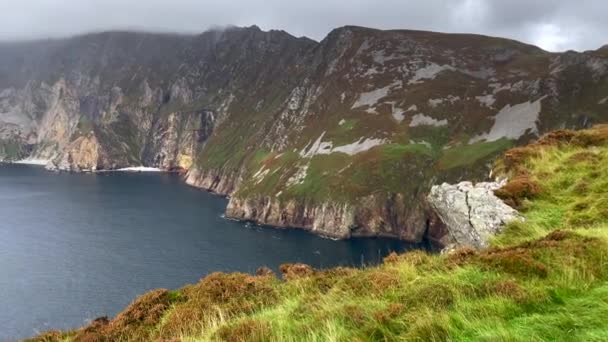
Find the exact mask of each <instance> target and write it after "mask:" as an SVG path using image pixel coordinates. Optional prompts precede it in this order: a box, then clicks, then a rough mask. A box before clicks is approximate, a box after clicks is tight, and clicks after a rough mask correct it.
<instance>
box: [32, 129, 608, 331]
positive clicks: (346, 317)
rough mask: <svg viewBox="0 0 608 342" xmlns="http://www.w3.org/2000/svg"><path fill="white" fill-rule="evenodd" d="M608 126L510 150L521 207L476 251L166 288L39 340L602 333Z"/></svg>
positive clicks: (500, 168)
mask: <svg viewBox="0 0 608 342" xmlns="http://www.w3.org/2000/svg"><path fill="white" fill-rule="evenodd" d="M605 165H608V127H597V128H595V129H592V130H587V131H580V132H570V131H560V132H555V133H552V134H550V135H548V136H546V137H545V138H543V139H541V140H540V141H539V142H538V143H536V144H534V145H531V146H528V147H524V148H517V149H513V150H510V151H509V152H507V153H506V154H505V156H504V157H503V158H502V159H501V160H500V161H499V162H498V163H497V167H496V169H497V172H500V173H502V174H504V175H507V176H508V177H509V179H510V182H509V184H507V186H505V188H503V189H501V190H499V192H498V195H499V196H501V197H502V198H504V199H505V200H506V201H508V202H509V203H511V204H512V205H514V206H517V207H519V208H520V210H521V212H522V214H523V215H524V216H525V218H526V222H524V223H514V224H511V225H510V226H508V227H507V228H506V229H505V231H504V232H503V233H502V234H501V235H500V236H498V237H497V238H496V239H495V241H493V247H491V248H490V249H488V250H485V251H481V252H476V251H473V250H470V249H461V250H458V251H456V252H454V253H452V254H450V255H429V254H426V253H424V252H420V251H418V252H411V253H407V254H403V255H390V256H389V257H387V258H386V259H385V263H384V264H383V265H381V266H378V267H370V268H366V269H350V268H335V269H330V270H325V271H315V270H312V269H310V268H309V267H307V266H305V265H284V266H282V267H281V271H282V273H283V276H282V279H279V278H277V277H276V276H275V275H273V274H272V272H270V271H269V270H266V269H260V270H259V272H258V275H256V276H252V275H247V274H239V273H233V274H223V273H215V274H211V275H209V276H207V277H205V278H203V279H202V280H201V281H200V282H199V283H198V284H195V285H189V286H186V287H184V288H182V289H180V290H177V291H167V290H156V291H153V292H150V293H148V294H146V295H144V296H142V297H140V298H139V299H137V300H136V301H135V302H134V303H132V304H131V305H130V306H129V307H128V308H127V309H126V310H125V311H123V312H122V313H120V314H119V315H118V316H117V317H116V318H115V319H113V320H107V319H105V318H100V319H97V320H95V321H94V322H92V323H91V324H90V325H89V326H87V327H84V328H82V329H79V330H76V331H71V332H48V333H46V334H44V335H41V336H39V337H37V338H35V339H34V340H35V341H369V340H374V341H394V340H403V341H418V340H419V341H446V340H458V341H461V340H462V341H469V340H484V341H485V340H487V341H560V340H563V341H565V340H569V341H606V340H608V320H607V319H606V318H607V317H608V170H607V169H606V168H605V167H604V166H605Z"/></svg>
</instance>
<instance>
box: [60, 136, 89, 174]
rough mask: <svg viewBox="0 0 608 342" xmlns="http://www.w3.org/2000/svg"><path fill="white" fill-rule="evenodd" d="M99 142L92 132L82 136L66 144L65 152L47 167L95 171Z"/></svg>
mask: <svg viewBox="0 0 608 342" xmlns="http://www.w3.org/2000/svg"><path fill="white" fill-rule="evenodd" d="M99 158H100V156H99V143H98V141H97V138H96V137H95V135H93V134H89V135H87V136H82V137H79V138H77V139H76V140H74V141H73V142H71V143H70V144H69V146H67V148H66V150H65V153H63V154H61V155H60V156H59V157H58V159H57V160H55V161H53V162H52V163H51V164H50V165H49V168H53V167H56V168H58V169H61V170H68V171H77V172H79V171H96V170H97V168H98V164H99Z"/></svg>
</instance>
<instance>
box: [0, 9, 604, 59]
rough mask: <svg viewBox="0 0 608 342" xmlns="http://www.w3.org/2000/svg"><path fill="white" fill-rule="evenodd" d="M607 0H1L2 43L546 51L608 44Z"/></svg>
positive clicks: (0, 25)
mask: <svg viewBox="0 0 608 342" xmlns="http://www.w3.org/2000/svg"><path fill="white" fill-rule="evenodd" d="M607 13H608V0H416V1H414V0H298V1H288V0H223V1H211V0H18V1H14V0H0V40H7V39H10V40H14V39H29V38H46V37H63V36H69V35H74V34H79V33H85V32H91V31H101V30H115V29H137V30H151V31H172V32H195V33H199V32H202V31H204V30H205V29H207V28H209V27H211V26H215V25H220V26H221V25H230V24H232V25H238V26H249V25H254V24H256V25H258V26H260V27H261V28H262V29H265V30H268V29H283V30H286V31H288V32H290V33H291V34H294V35H296V36H308V37H310V38H313V39H316V40H321V39H323V37H324V36H325V35H326V34H327V33H328V32H329V31H330V30H331V29H333V28H335V27H339V26H344V25H359V26H369V27H375V28H386V29H388V28H403V29H420V30H434V31H443V32H472V33H482V34H488V35H495V36H501V37H509V38H514V39H518V40H522V41H525V42H528V43H532V44H535V45H538V46H540V47H542V48H544V49H546V50H550V51H561V50H567V49H574V50H586V49H597V48H599V47H601V46H602V45H605V44H608V19H606V14H607Z"/></svg>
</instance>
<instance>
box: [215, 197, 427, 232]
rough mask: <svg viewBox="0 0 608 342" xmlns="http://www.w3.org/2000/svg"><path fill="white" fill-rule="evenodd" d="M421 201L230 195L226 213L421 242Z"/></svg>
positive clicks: (280, 224)
mask: <svg viewBox="0 0 608 342" xmlns="http://www.w3.org/2000/svg"><path fill="white" fill-rule="evenodd" d="M422 202H423V201H420V202H418V203H411V204H406V203H405V202H404V199H403V196H400V195H395V196H393V197H392V198H389V199H384V200H380V199H379V198H375V197H374V196H370V197H367V198H362V199H360V202H359V203H356V204H351V203H341V202H329V201H328V202H326V203H321V204H319V203H308V204H307V203H305V202H302V201H297V200H293V199H292V200H288V201H285V202H283V201H281V200H279V199H277V198H271V197H261V198H260V197H258V198H247V199H242V198H239V197H232V198H230V201H229V203H228V208H227V210H226V215H227V216H229V217H232V218H237V219H241V220H248V221H254V222H261V223H264V224H268V225H271V226H275V227H297V228H304V229H306V230H309V231H311V232H313V233H315V234H318V235H322V236H325V237H330V238H335V239H348V238H351V237H396V238H400V239H403V240H408V241H421V240H422V239H423V237H424V236H423V235H424V233H425V231H424V229H416V228H415V227H424V226H425V221H424V220H425V219H426V217H425V216H424V215H423V214H422V213H423V211H422V210H418V209H419V208H418V206H420V205H421V203H422ZM417 213H420V215H416V214H417Z"/></svg>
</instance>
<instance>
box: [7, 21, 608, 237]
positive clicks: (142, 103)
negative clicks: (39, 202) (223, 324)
mask: <svg viewBox="0 0 608 342" xmlns="http://www.w3.org/2000/svg"><path fill="white" fill-rule="evenodd" d="M607 120H608V53H607V52H606V49H605V48H604V49H600V50H597V51H588V52H584V53H576V52H567V53H562V54H555V53H548V52H546V51H543V50H541V49H539V48H537V47H534V46H530V45H526V44H523V43H519V42H516V41H512V40H507V39H501V38H493V37H486V36H479V35H466V34H442V33H433V32H422V31H406V30H401V31H379V30H373V29H367V28H361V27H350V26H349V27H342V28H338V29H336V30H334V31H332V32H331V33H330V34H329V35H328V36H327V38H325V39H324V40H323V41H321V42H315V41H312V40H310V39H306V38H296V37H293V36H291V35H289V34H288V33H286V32H283V31H270V32H264V31H261V30H260V29H259V28H257V27H255V26H254V27H249V28H231V29H227V30H223V31H209V32H205V33H203V34H200V35H195V36H182V35H163V34H146V33H131V32H107V33H99V34H89V35H84V36H79V37H75V38H71V39H64V40H51V41H44V42H42V41H38V42H24V43H2V44H0V159H3V160H15V159H22V158H34V159H44V160H48V161H49V164H48V167H49V168H51V169H59V170H69V171H88V170H100V169H116V168H122V167H127V166H138V165H145V166H153V167H160V168H163V169H168V170H181V171H187V174H186V176H185V177H186V181H187V182H188V183H189V184H191V185H193V186H197V187H201V188H204V189H208V190H211V191H214V192H217V193H220V194H224V195H229V196H230V203H229V205H228V209H227V214H228V215H229V216H231V217H235V218H239V219H244V220H252V221H256V222H259V223H265V224H271V225H275V226H281V227H299V228H305V229H307V230H310V231H313V232H315V233H317V234H320V235H324V236H330V237H336V238H348V237H351V236H390V237H396V238H401V239H404V240H409V241H419V240H421V239H423V238H424V237H425V235H427V236H428V235H430V237H431V238H433V239H435V240H441V237H442V235H443V234H445V230H444V229H442V228H441V223H440V220H437V216H436V215H435V214H434V213H433V210H432V208H430V206H429V205H428V204H427V203H426V200H425V199H426V196H427V194H428V192H429V190H430V188H431V186H432V185H434V184H438V183H442V182H444V181H446V182H451V183H455V182H458V181H461V180H465V179H466V180H473V181H476V180H484V179H486V178H488V174H489V170H490V167H489V165H490V164H491V161H492V159H493V158H494V157H495V156H497V155H498V154H499V153H500V152H502V151H504V150H506V149H508V148H510V147H512V146H515V145H520V144H523V143H526V142H528V141H530V140H532V139H535V138H536V137H538V136H539V134H542V133H544V132H547V131H550V130H553V129H557V128H580V127H586V126H589V125H591V124H593V123H598V122H605V121H607Z"/></svg>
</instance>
